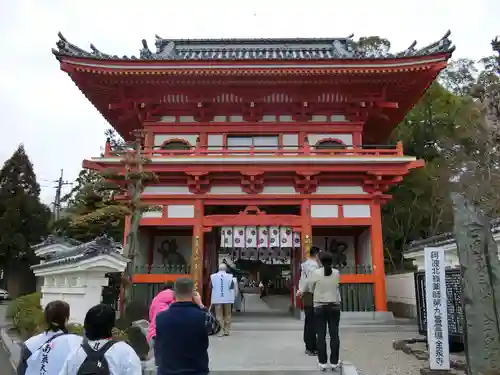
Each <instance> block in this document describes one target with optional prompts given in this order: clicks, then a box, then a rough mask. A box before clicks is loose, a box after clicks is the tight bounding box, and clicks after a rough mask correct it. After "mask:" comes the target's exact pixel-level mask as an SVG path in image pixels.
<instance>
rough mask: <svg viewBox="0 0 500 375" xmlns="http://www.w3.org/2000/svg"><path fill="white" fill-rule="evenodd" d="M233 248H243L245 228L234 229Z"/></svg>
mask: <svg viewBox="0 0 500 375" xmlns="http://www.w3.org/2000/svg"><path fill="white" fill-rule="evenodd" d="M233 233H234V234H233V247H237V248H245V247H246V246H245V227H234V229H233Z"/></svg>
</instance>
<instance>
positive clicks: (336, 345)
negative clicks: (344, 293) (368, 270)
mask: <svg viewBox="0 0 500 375" xmlns="http://www.w3.org/2000/svg"><path fill="white" fill-rule="evenodd" d="M320 261H321V265H322V267H321V268H319V269H317V270H315V271H314V272H313V273H312V275H311V277H310V278H309V279H308V280H307V284H308V286H309V289H310V290H312V291H313V293H314V298H313V302H314V319H315V322H316V334H317V335H318V340H317V346H316V347H317V349H318V362H319V368H320V369H321V370H322V371H325V370H326V369H328V368H329V367H330V366H331V367H332V368H333V369H334V370H335V369H337V368H338V367H339V365H340V363H339V351H340V338H339V321H340V302H341V301H340V289H339V285H340V272H339V270H337V269H335V268H333V267H332V264H333V255H332V254H331V253H326V252H325V253H321V255H320ZM327 327H328V333H329V335H330V365H328V361H327V358H328V356H327V350H326V329H327Z"/></svg>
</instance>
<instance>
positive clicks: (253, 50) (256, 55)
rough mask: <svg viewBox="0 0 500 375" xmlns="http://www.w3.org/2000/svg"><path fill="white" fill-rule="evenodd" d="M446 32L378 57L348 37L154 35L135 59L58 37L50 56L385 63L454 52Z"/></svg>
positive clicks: (143, 42)
mask: <svg viewBox="0 0 500 375" xmlns="http://www.w3.org/2000/svg"><path fill="white" fill-rule="evenodd" d="M449 36H450V31H448V32H447V33H446V34H445V36H443V37H442V38H441V39H439V40H438V41H437V42H435V43H432V44H430V45H428V46H426V47H423V48H420V49H417V48H415V46H416V44H417V42H413V43H412V44H411V45H410V47H408V48H407V49H406V50H404V51H402V52H400V53H396V54H390V53H381V52H372V51H369V50H365V49H363V48H360V47H358V46H357V44H356V42H355V41H354V40H353V39H352V36H350V37H348V38H322V39H301V38H298V39H163V38H161V37H159V36H158V35H156V40H155V46H156V51H155V52H153V51H151V50H150V48H149V46H148V44H147V42H146V40H145V39H143V40H142V48H141V49H140V54H139V57H136V56H130V57H128V56H122V57H120V56H117V55H110V54H106V53H103V52H101V51H99V50H98V49H97V48H96V47H95V46H94V45H93V44H91V45H90V49H91V51H90V52H89V51H86V50H84V49H82V48H79V47H77V46H76V45H74V44H71V43H70V42H68V41H67V39H66V38H65V37H64V36H63V35H62V34H61V33H59V41H58V42H57V43H56V45H57V49H53V50H52V52H53V53H54V55H56V56H57V57H58V58H59V57H63V56H68V57H81V58H88V59H97V60H174V61H192V60H220V61H226V60H232V61H242V60H243V61H244V60H337V59H388V58H400V57H417V56H429V55H434V54H440V53H451V52H452V51H453V50H454V47H453V45H452V42H451V41H450V39H449Z"/></svg>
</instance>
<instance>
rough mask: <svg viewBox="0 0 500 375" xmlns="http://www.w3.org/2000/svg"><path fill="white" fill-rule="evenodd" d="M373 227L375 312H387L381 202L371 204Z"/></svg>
mask: <svg viewBox="0 0 500 375" xmlns="http://www.w3.org/2000/svg"><path fill="white" fill-rule="evenodd" d="M371 217H372V226H371V228H370V239H371V245H372V264H373V275H374V279H375V280H374V284H375V285H374V292H375V311H387V295H386V290H385V269H384V243H383V237H382V218H381V215H380V202H379V201H378V200H374V201H373V203H372V204H371Z"/></svg>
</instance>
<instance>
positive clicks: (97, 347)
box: [59, 304, 142, 375]
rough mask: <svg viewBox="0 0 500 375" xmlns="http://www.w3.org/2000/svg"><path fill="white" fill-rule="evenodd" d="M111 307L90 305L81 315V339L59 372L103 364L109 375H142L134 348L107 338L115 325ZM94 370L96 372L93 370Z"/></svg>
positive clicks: (70, 372) (68, 373)
mask: <svg viewBox="0 0 500 375" xmlns="http://www.w3.org/2000/svg"><path fill="white" fill-rule="evenodd" d="M115 319H116V314H115V311H114V309H113V308H112V307H111V306H109V305H106V304H100V305H96V306H94V307H92V308H91V309H90V310H89V311H88V312H87V315H85V320H84V323H83V328H84V330H85V339H84V341H83V343H82V345H81V346H79V347H78V348H77V349H76V350H75V351H73V352H72V353H71V354H70V355H69V356H68V358H67V359H66V362H65V363H64V365H63V368H62V370H61V372H60V373H59V375H77V374H78V373H79V372H78V371H79V370H80V367H82V368H83V367H84V368H85V369H86V372H85V371H83V370H82V371H83V373H85V374H87V373H89V374H93V373H94V372H90V371H91V370H89V369H93V368H99V369H101V368H102V367H105V368H107V371H106V370H105V371H106V372H100V373H108V374H109V375H142V366H141V361H140V359H139V357H138V356H137V354H136V353H135V351H134V349H132V347H130V346H129V345H128V344H127V343H125V342H123V341H121V342H115V341H113V340H112V339H111V336H112V330H113V327H114V326H115ZM95 373H97V372H95Z"/></svg>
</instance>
